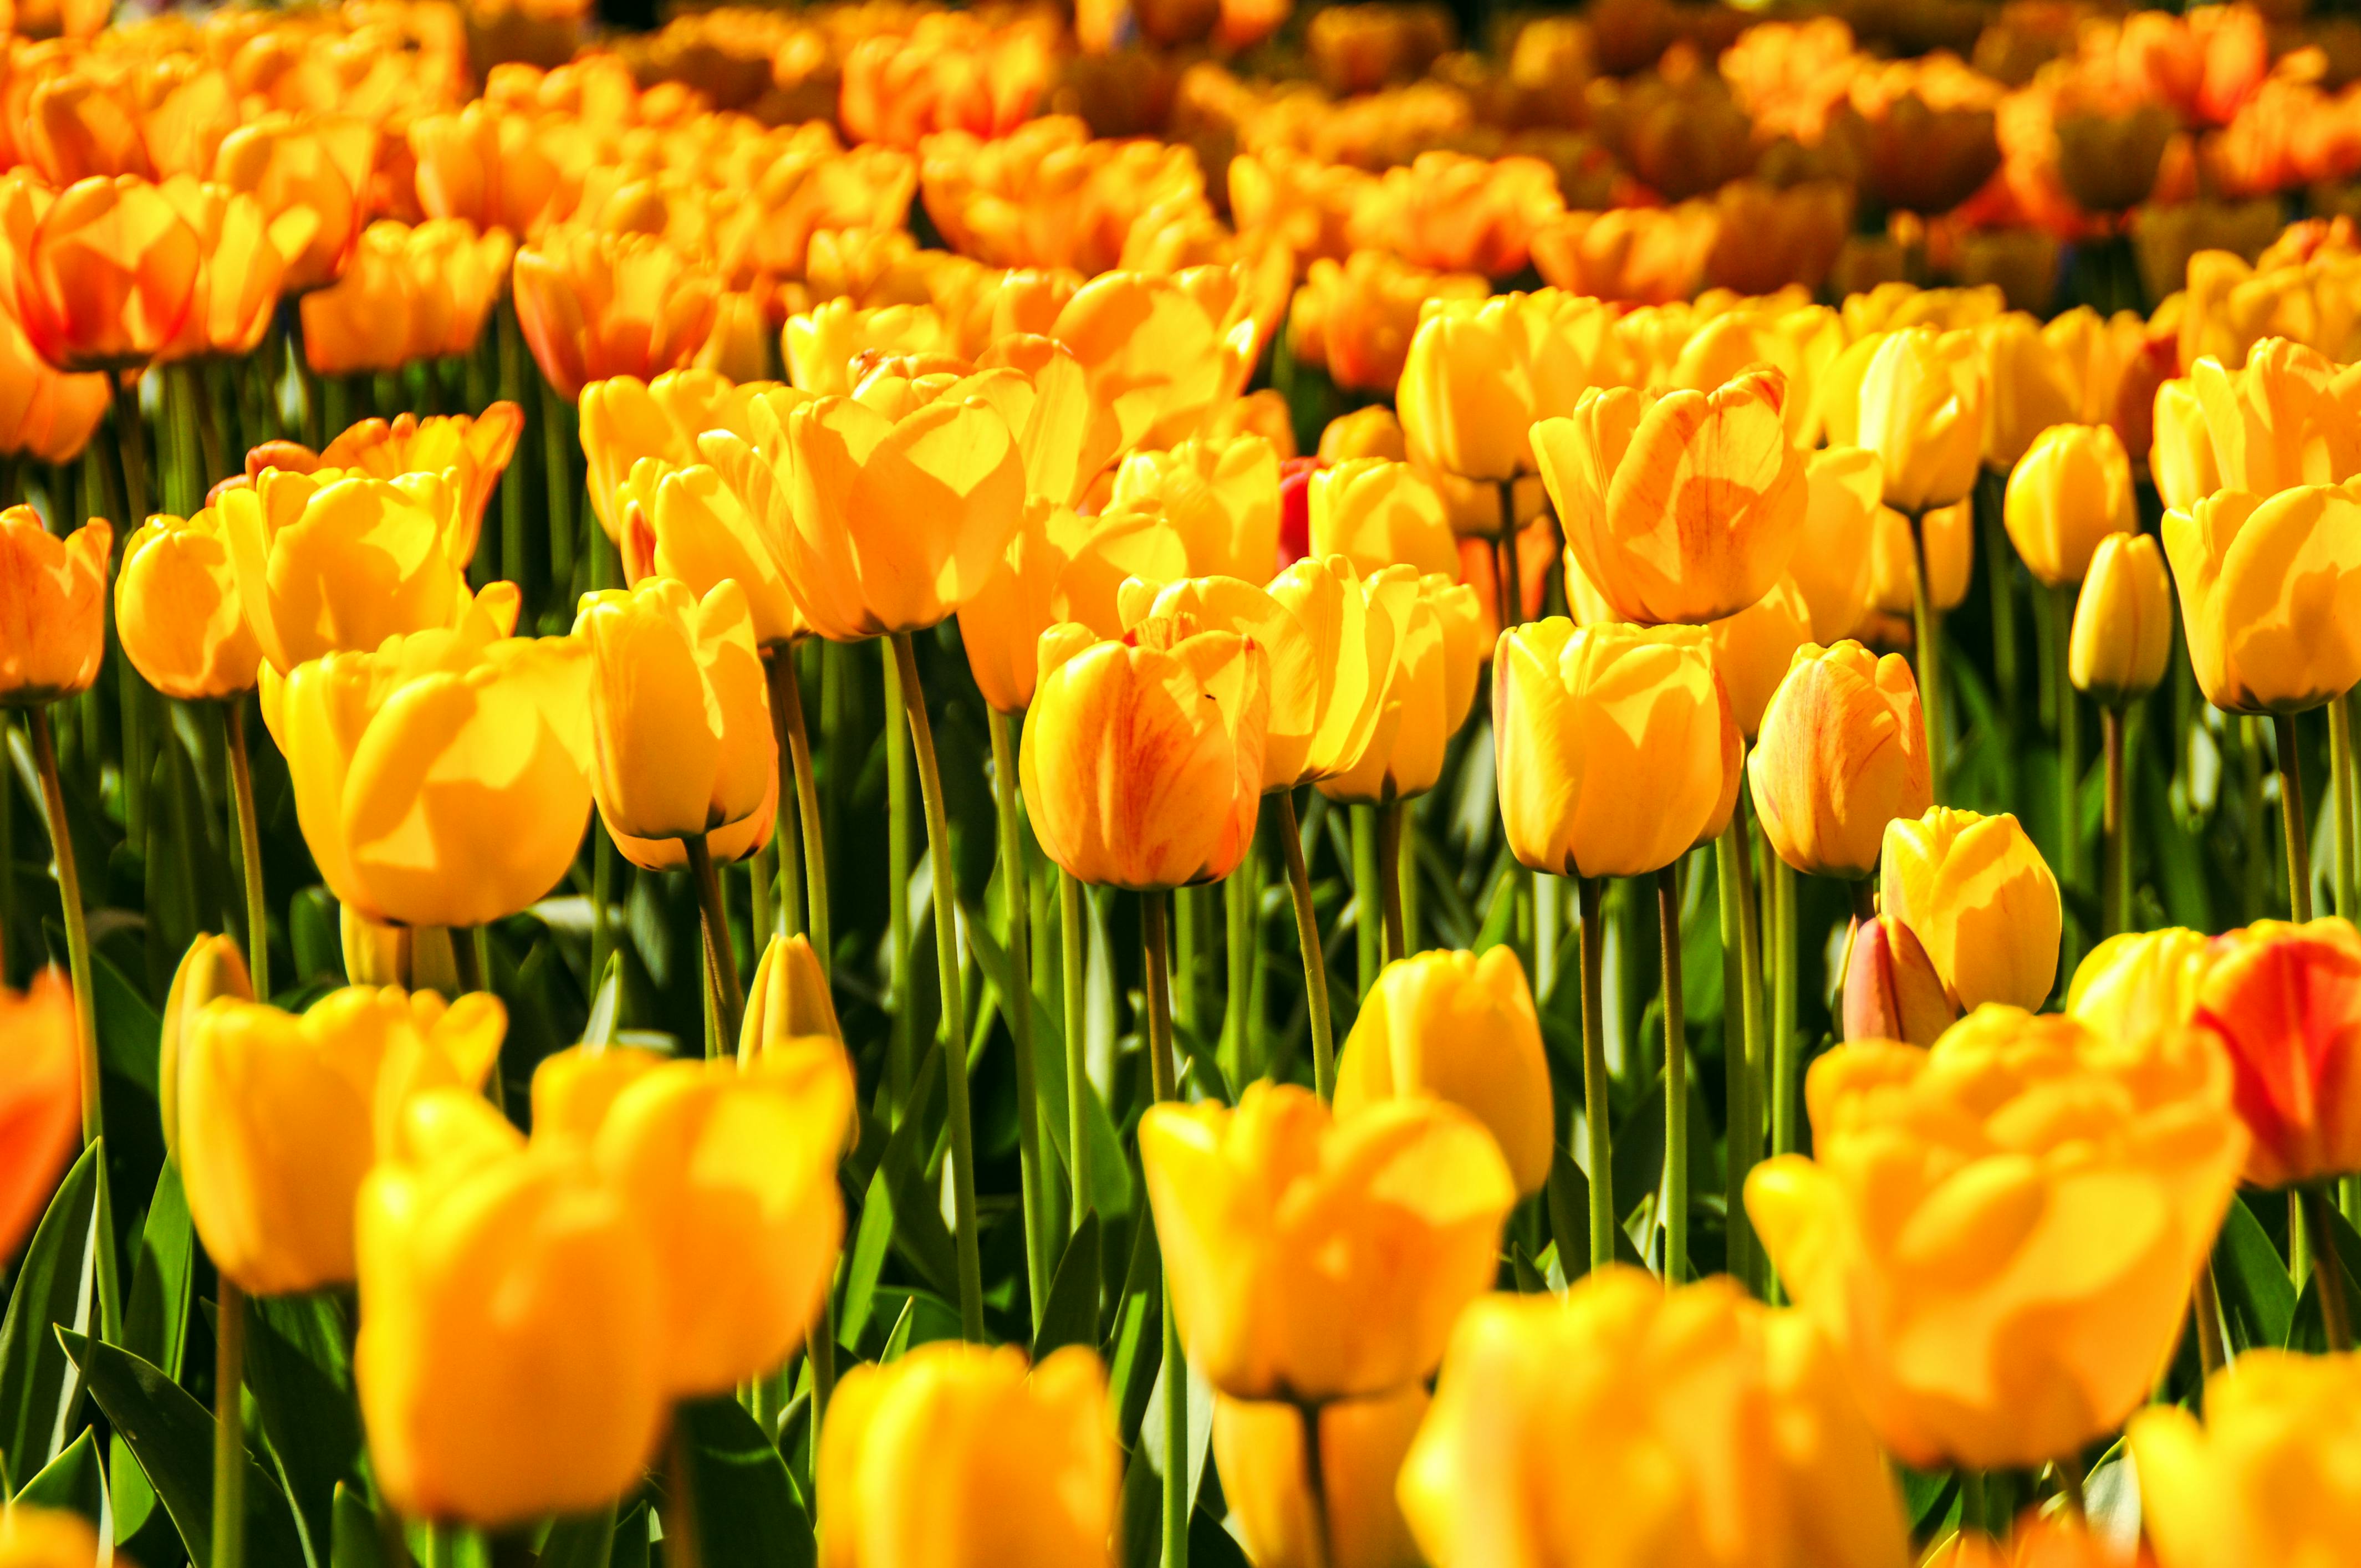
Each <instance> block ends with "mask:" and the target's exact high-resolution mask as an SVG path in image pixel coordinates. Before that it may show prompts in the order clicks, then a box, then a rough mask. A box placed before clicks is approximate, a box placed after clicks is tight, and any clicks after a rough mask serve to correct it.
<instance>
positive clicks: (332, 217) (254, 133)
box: [214, 114, 378, 293]
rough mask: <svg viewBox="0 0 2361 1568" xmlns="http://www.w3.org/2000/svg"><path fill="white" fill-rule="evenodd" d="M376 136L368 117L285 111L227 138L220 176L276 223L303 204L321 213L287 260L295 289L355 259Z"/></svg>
mask: <svg viewBox="0 0 2361 1568" xmlns="http://www.w3.org/2000/svg"><path fill="white" fill-rule="evenodd" d="M377 139H378V128H377V126H375V125H374V124H372V123H371V122H369V121H368V120H366V119H361V118H358V117H340V116H334V115H317V116H309V115H307V116H298V115H286V114H271V115H263V116H262V117H261V118H259V119H256V120H251V121H249V122H247V124H246V125H243V126H239V127H238V128H237V129H236V130H234V131H232V132H231V133H230V134H229V135H228V136H227V137H224V138H223V140H222V144H221V150H220V151H219V152H217V153H215V154H214V179H216V180H218V181H221V182H222V183H223V184H225V185H226V186H228V187H229V188H230V189H232V190H234V191H245V192H250V193H251V194H253V195H254V197H255V198H256V199H257V200H258V201H259V202H261V203H262V209H263V211H264V212H265V213H267V214H269V216H270V220H271V222H272V223H273V224H274V225H275V224H277V223H278V222H279V220H280V217H281V216H282V215H284V214H288V213H291V212H295V211H298V210H302V211H308V212H310V213H311V214H313V217H314V219H315V220H316V224H315V225H314V227H313V230H312V233H311V236H310V240H309V243H308V244H306V245H305V246H304V247H303V248H302V251H301V252H300V253H299V254H297V255H295V256H293V257H291V258H289V260H288V263H287V281H286V286H287V290H288V291H289V292H290V293H301V292H302V291H304V290H307V289H316V288H319V287H321V286H322V285H323V284H326V283H333V282H335V280H336V279H337V278H338V277H340V276H341V275H342V274H343V272H344V270H345V266H346V263H347V262H349V261H350V260H351V259H352V255H353V248H354V247H356V246H357V245H358V244H359V243H360V237H361V230H362V228H363V227H364V226H366V225H367V224H368V204H367V203H368V183H369V170H370V169H371V168H372V166H373V165H374V164H375V162H376V159H377Z"/></svg>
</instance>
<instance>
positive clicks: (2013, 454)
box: [1976, 311, 2082, 473]
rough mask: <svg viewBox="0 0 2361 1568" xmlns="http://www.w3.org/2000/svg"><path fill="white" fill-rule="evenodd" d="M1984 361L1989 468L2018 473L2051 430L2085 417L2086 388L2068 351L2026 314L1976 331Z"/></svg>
mask: <svg viewBox="0 0 2361 1568" xmlns="http://www.w3.org/2000/svg"><path fill="white" fill-rule="evenodd" d="M1976 337H1977V343H1978V347H1979V349H1980V350H1981V351H1982V356H1983V374H1984V388H1985V399H1984V431H1983V457H1984V461H1985V463H1987V464H1989V465H1990V466H1992V467H1993V468H1995V469H1998V470H1999V471H2000V472H2002V473H2006V472H2008V471H2009V470H2010V469H2011V468H2014V467H2015V466H2016V464H2017V463H2018V461H2019V460H2020V459H2022V458H2023V457H2024V456H2025V455H2026V453H2027V452H2028V451H2030V450H2031V449H2032V447H2033V444H2034V442H2035V440H2036V439H2037V437H2039V435H2040V434H2041V433H2042V432H2044V431H2046V430H2048V428H2049V427H2050V426H2052V425H2059V424H2068V423H2071V422H2074V421H2075V420H2077V419H2079V418H2081V411H2082V386H2081V379H2082V378H2081V375H2080V374H2079V371H2078V367H2076V366H2075V365H2074V363H2073V362H2072V361H2071V360H2070V358H2069V357H2068V355H2067V346H2066V345H2065V344H2064V343H2062V342H2060V341H2059V340H2058V339H2057V338H2056V337H2055V336H2053V335H2052V334H2048V333H2047V332H2045V331H2044V330H2043V328H2042V326H2041V323H2038V322H2037V321H2035V320H2034V319H2033V317H2031V316H2030V315H2027V314H2026V313H2025V312H2023V311H2010V312H2007V313H2004V314H2002V315H1999V316H1995V317H1994V318H1993V320H1991V321H1989V322H1986V323H1984V324H1983V325H1982V326H1981V327H1979V328H1977V329H1976Z"/></svg>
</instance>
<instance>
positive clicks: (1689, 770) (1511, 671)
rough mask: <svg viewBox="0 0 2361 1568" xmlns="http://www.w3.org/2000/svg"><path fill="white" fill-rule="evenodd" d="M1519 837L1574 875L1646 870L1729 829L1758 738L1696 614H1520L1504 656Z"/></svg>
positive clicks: (1511, 811)
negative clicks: (1597, 622) (1743, 734)
mask: <svg viewBox="0 0 2361 1568" xmlns="http://www.w3.org/2000/svg"><path fill="white" fill-rule="evenodd" d="M1492 733H1493V737H1494V741H1493V743H1494V745H1495V746H1496V747H1497V748H1498V749H1499V779H1500V812H1501V817H1502V820H1503V823H1504V825H1505V827H1506V828H1507V831H1508V836H1509V845H1510V849H1512V850H1515V851H1516V856H1517V859H1518V860H1519V861H1522V862H1523V863H1524V864H1525V865H1528V866H1531V867H1532V869H1534V870H1535V871H1545V872H1551V873H1553V874H1554V875H1560V876H1638V875H1641V874H1642V873H1644V872H1653V871H1656V870H1658V869H1660V868H1662V867H1664V866H1668V865H1670V864H1672V863H1673V861H1676V860H1678V859H1679V858H1680V857H1681V856H1682V855H1684V854H1686V853H1687V852H1688V850H1690V849H1691V848H1692V847H1693V846H1695V845H1697V844H1699V843H1702V842H1704V841H1706V840H1707V839H1711V838H1713V837H1715V836H1716V835H1718V834H1719V832H1720V831H1721V829H1722V828H1723V827H1725V826H1726V825H1727V824H1728V823H1729V821H1730V810H1731V808H1732V807H1733V806H1735V805H1736V803H1737V795H1738V779H1739V773H1740V768H1741V763H1742V762H1743V760H1744V756H1745V751H1744V742H1743V741H1742V740H1740V738H1739V733H1738V723H1737V720H1736V718H1734V717H1733V716H1732V714H1731V712H1730V696H1729V694H1728V693H1727V692H1725V691H1724V690H1723V689H1722V685H1721V682H1720V680H1719V677H1717V676H1716V675H1715V674H1714V673H1713V654H1712V651H1711V646H1710V641H1709V639H1708V637H1707V635H1706V633H1705V632H1704V631H1703V630H1700V629H1697V628H1694V627H1671V626H1664V627H1652V628H1646V629H1642V628H1639V627H1629V626H1617V625H1609V626H1590V627H1580V628H1577V627H1576V625H1575V624H1574V623H1573V622H1572V621H1570V620H1565V619H1563V618H1557V619H1553V620H1542V621H1535V622H1533V623H1532V624H1531V625H1527V626H1521V627H1518V628H1516V629H1514V630H1510V632H1508V633H1507V634H1506V635H1504V636H1503V637H1502V638H1501V639H1500V643H1499V647H1498V649H1496V650H1495V651H1494V652H1493V655H1492Z"/></svg>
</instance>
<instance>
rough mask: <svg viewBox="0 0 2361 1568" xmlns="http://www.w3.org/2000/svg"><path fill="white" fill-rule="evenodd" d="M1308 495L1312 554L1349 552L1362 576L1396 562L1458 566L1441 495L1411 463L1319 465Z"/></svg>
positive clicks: (1449, 570) (1448, 569) (1428, 567)
mask: <svg viewBox="0 0 2361 1568" xmlns="http://www.w3.org/2000/svg"><path fill="white" fill-rule="evenodd" d="M1331 428H1332V429H1333V428H1334V426H1333V425H1332V426H1331ZM1306 499H1307V500H1308V502H1309V512H1308V517H1307V521H1308V522H1309V524H1310V543H1311V553H1312V554H1314V555H1343V556H1345V558H1346V559H1347V560H1349V561H1351V562H1352V563H1353V565H1354V566H1355V567H1356V569H1357V570H1358V571H1359V572H1360V573H1361V575H1362V576H1371V575H1373V574H1375V573H1376V572H1378V571H1379V570H1381V569H1382V568H1384V567H1387V566H1390V565H1396V564H1397V563H1399V564H1400V565H1409V566H1413V567H1415V568H1417V570H1418V572H1419V574H1420V575H1421V576H1425V575H1426V574H1428V573H1431V572H1440V573H1443V574H1444V575H1445V576H1452V575H1455V574H1456V573H1457V572H1458V570H1459V543H1458V540H1457V539H1456V538H1455V537H1454V535H1453V531H1452V527H1451V514H1450V511H1449V509H1448V507H1447V506H1446V504H1445V503H1444V499H1443V495H1442V492H1441V491H1439V490H1438V489H1436V488H1435V486H1434V482H1433V480H1432V479H1430V478H1428V477H1426V475H1425V474H1423V473H1422V472H1421V471H1420V470H1418V469H1416V468H1413V467H1411V466H1410V465H1409V464H1408V463H1402V462H1397V461H1392V460H1389V459H1387V458H1383V457H1354V458H1348V459H1346V460H1345V461H1343V462H1340V463H1337V464H1336V465H1334V466H1332V467H1327V468H1322V469H1318V470H1315V471H1314V472H1313V473H1312V475H1311V476H1310V477H1309V480H1308V484H1307V494H1306Z"/></svg>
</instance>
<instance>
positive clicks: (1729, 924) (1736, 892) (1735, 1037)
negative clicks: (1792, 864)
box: [1713, 814, 1763, 1281]
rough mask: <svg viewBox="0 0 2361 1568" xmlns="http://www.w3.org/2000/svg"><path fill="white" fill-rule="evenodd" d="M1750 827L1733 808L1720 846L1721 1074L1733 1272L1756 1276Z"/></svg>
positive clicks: (1757, 1017) (1757, 1019)
mask: <svg viewBox="0 0 2361 1568" xmlns="http://www.w3.org/2000/svg"><path fill="white" fill-rule="evenodd" d="M1745 835H1746V826H1745V823H1744V820H1743V817H1742V814H1734V815H1732V816H1731V817H1730V826H1729V827H1728V828H1724V829H1722V834H1721V837H1720V838H1719V839H1717V840H1716V841H1715V843H1714V846H1713V853H1714V863H1715V869H1716V870H1717V871H1718V872H1719V873H1720V887H1719V893H1720V895H1721V952H1722V963H1721V975H1722V992H1721V993H1722V997H1723V999H1724V1000H1723V1005H1722V1015H1721V1016H1722V1025H1721V1027H1722V1043H1721V1056H1722V1080H1723V1101H1724V1104H1725V1105H1726V1107H1727V1109H1726V1110H1725V1112H1724V1113H1723V1125H1724V1128H1725V1132H1724V1145H1725V1147H1724V1170H1725V1173H1724V1179H1723V1183H1722V1205H1723V1212H1724V1213H1725V1214H1727V1215H1728V1216H1729V1220H1728V1239H1727V1241H1726V1242H1725V1244H1724V1251H1725V1252H1726V1254H1727V1258H1728V1261H1727V1266H1728V1268H1729V1271H1730V1275H1731V1277H1734V1278H1736V1279H1740V1280H1742V1281H1752V1278H1753V1266H1752V1261H1751V1259H1752V1253H1753V1245H1754V1229H1753V1226H1752V1225H1751V1224H1750V1223H1748V1222H1747V1218H1746V1176H1747V1172H1748V1171H1750V1170H1752V1168H1754V1156H1755V1143H1754V1133H1755V1127H1756V1117H1757V1113H1756V1111H1755V1109H1754V1103H1753V1099H1754V1097H1753V1084H1754V1075H1753V1073H1752V1071H1750V1070H1749V1065H1748V1064H1749V1063H1750V1062H1751V1061H1752V1058H1753V1057H1754V1055H1755V1053H1756V1051H1757V1050H1758V1049H1759V1047H1760V1044H1761V1039H1760V1036H1761V1033H1762V1030H1761V1018H1762V1010H1761V1006H1760V1003H1761V1001H1762V995H1763V966H1762V964H1761V962H1760V961H1753V962H1752V963H1750V961H1749V958H1748V944H1747V942H1746V935H1745V930H1744V913H1745V911H1746V907H1747V905H1748V903H1749V902H1750V901H1751V900H1752V896H1753V894H1752V890H1751V889H1750V888H1749V887H1748V886H1747V885H1746V883H1747V878H1746V874H1745V873H1746V839H1745Z"/></svg>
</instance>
